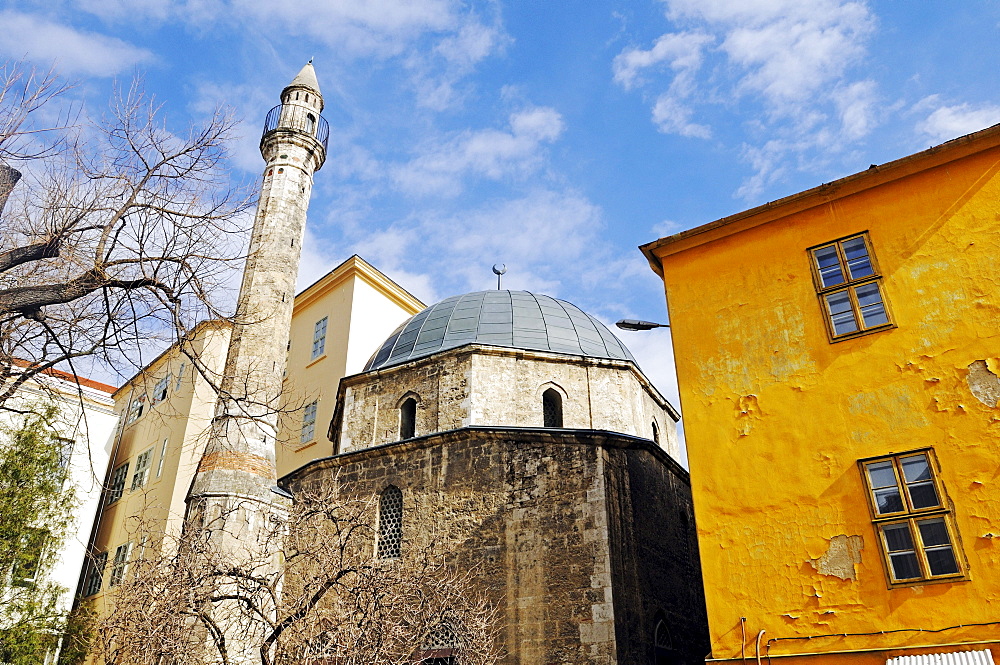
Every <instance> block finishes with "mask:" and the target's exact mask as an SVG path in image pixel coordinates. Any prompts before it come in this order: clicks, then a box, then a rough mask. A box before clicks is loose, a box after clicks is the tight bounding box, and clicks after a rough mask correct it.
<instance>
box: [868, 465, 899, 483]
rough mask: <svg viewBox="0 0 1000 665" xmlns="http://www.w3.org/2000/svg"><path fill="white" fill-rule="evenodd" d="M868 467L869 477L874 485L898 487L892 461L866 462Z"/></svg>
mask: <svg viewBox="0 0 1000 665" xmlns="http://www.w3.org/2000/svg"><path fill="white" fill-rule="evenodd" d="M865 468H867V469H868V479H869V480H870V481H871V484H872V487H874V488H879V487H896V474H895V473H894V472H893V470H892V462H875V463H873V464H865Z"/></svg>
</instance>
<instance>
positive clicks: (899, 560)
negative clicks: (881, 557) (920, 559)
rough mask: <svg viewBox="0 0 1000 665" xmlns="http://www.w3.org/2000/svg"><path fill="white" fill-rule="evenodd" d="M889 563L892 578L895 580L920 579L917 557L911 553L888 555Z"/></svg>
mask: <svg viewBox="0 0 1000 665" xmlns="http://www.w3.org/2000/svg"><path fill="white" fill-rule="evenodd" d="M889 561H890V562H891V563H892V576H893V577H894V578H896V579H897V580H911V579H914V578H916V577H920V566H919V565H918V564H917V555H916V554H914V553H913V552H905V553H901V554H890V555H889Z"/></svg>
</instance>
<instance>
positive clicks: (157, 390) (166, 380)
mask: <svg viewBox="0 0 1000 665" xmlns="http://www.w3.org/2000/svg"><path fill="white" fill-rule="evenodd" d="M170 378H171V377H170V375H169V374H167V375H166V376H165V377H163V378H162V379H160V380H159V381H157V382H156V385H155V386H153V404H159V403H160V402H162V401H163V400H165V399H167V391H168V390H169V389H170Z"/></svg>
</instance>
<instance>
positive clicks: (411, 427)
mask: <svg viewBox="0 0 1000 665" xmlns="http://www.w3.org/2000/svg"><path fill="white" fill-rule="evenodd" d="M416 435H417V400H415V399H413V398H412V397H407V398H406V399H405V400H404V401H403V403H402V404H401V405H400V406H399V439H400V440H401V441H402V440H403V439H412V438H413V437H415V436H416Z"/></svg>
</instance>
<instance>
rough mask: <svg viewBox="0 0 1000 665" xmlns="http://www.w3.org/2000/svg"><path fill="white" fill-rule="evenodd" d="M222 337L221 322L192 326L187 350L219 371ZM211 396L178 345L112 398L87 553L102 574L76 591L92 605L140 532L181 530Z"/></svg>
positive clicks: (91, 574) (131, 552) (135, 550)
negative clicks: (114, 421) (114, 423)
mask: <svg viewBox="0 0 1000 665" xmlns="http://www.w3.org/2000/svg"><path fill="white" fill-rule="evenodd" d="M229 333H230V330H229V327H228V325H225V324H222V323H217V322H207V323H203V324H201V325H200V326H199V328H198V329H197V331H196V334H195V336H194V339H193V341H192V343H191V348H192V350H193V351H194V352H195V353H197V354H198V356H199V357H200V359H201V362H202V363H203V364H204V366H205V368H206V369H207V370H208V372H209V373H212V374H217V373H218V372H221V370H222V367H223V364H224V363H225V359H226V349H227V348H228V346H229ZM213 395H214V392H213V390H212V388H211V385H210V384H209V382H208V380H207V379H206V378H205V377H204V376H202V375H201V374H200V373H199V372H197V371H195V370H194V368H193V367H192V363H191V362H190V360H189V359H187V357H186V356H184V355H183V354H181V353H180V351H179V350H178V348H177V347H172V348H170V349H169V350H167V351H166V352H164V353H163V354H162V355H160V356H159V357H158V358H156V359H155V360H154V361H153V362H152V363H150V364H149V365H147V366H146V367H145V368H144V369H143V370H142V372H140V373H139V374H138V375H137V376H135V377H134V378H133V379H132V380H131V381H129V382H128V383H127V384H125V385H124V386H122V387H121V388H120V389H119V390H118V391H117V392H116V393H115V395H114V398H115V411H116V413H117V415H118V430H117V435H116V436H115V439H114V441H113V443H112V463H111V464H110V465H109V466H108V470H107V473H106V474H105V477H104V486H105V492H104V497H103V499H102V501H101V505H100V508H99V510H98V515H97V528H96V531H95V533H94V544H93V547H92V550H91V551H92V552H93V554H94V555H95V556H96V557H97V558H96V559H95V560H96V561H98V562H99V563H100V562H101V561H102V560H103V569H101V568H95V567H91V569H90V570H89V571H87V573H86V575H85V576H84V579H83V580H82V587H81V592H82V593H83V594H84V595H85V596H91V597H94V598H95V599H96V600H97V601H98V607H99V606H100V600H101V596H102V595H103V593H104V591H106V590H107V589H108V588H109V587H110V586H111V583H112V581H113V580H112V578H113V577H115V578H116V577H117V576H118V575H119V573H124V572H125V571H124V570H121V566H120V565H119V566H116V564H115V557H116V553H118V552H119V551H121V552H122V556H124V555H128V559H130V558H132V557H134V556H137V555H138V554H139V552H140V551H141V550H142V548H143V547H144V546H146V545H147V543H144V542H142V535H140V534H156V535H159V534H165V535H172V536H176V535H177V534H179V533H180V530H181V525H182V523H183V518H184V498H185V496H186V494H187V489H188V485H190V482H191V478H192V477H193V476H194V471H195V468H196V466H197V464H198V460H199V459H200V457H201V454H202V452H203V450H204V446H205V441H206V437H207V434H208V430H209V425H210V424H211V419H212V415H213V413H214V410H215V400H214V398H213ZM152 539H158V538H156V536H155V535H154V536H153V538H152ZM119 548H122V549H121V550H119ZM104 557H106V558H104ZM128 559H126V561H127V560H128Z"/></svg>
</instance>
